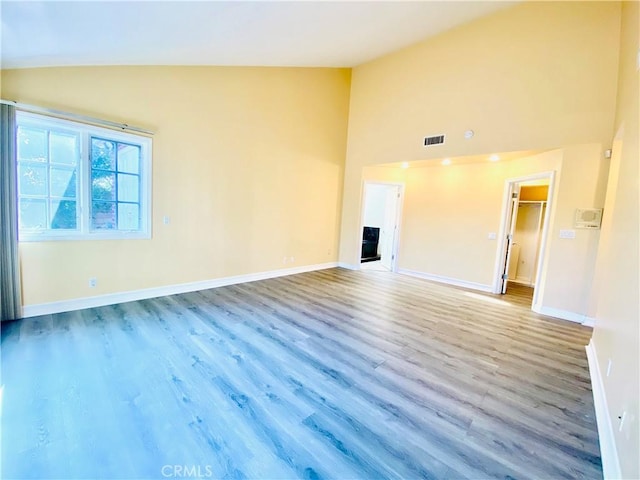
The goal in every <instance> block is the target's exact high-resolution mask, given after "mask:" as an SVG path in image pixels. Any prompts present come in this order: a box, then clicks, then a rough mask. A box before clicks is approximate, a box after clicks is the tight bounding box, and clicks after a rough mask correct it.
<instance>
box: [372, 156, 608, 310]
mask: <svg viewBox="0 0 640 480" xmlns="http://www.w3.org/2000/svg"><path fill="white" fill-rule="evenodd" d="M576 169H577V170H579V171H578V172H576ZM367 171H368V169H365V172H367ZM550 171H554V172H556V179H555V186H554V196H553V199H552V203H551V205H550V207H549V208H550V214H551V216H552V218H551V220H550V223H549V228H548V237H547V249H546V251H545V255H544V259H543V271H542V273H543V274H542V276H541V278H543V279H544V281H543V282H542V283H541V285H540V288H539V292H538V299H539V304H540V306H541V307H544V308H546V309H554V310H560V311H562V312H568V313H571V314H574V315H575V316H576V317H579V316H581V315H582V316H588V317H590V316H592V315H593V314H594V313H595V312H594V311H592V309H591V305H590V302H589V294H590V293H591V283H592V277H593V269H594V267H595V262H596V251H597V242H598V237H599V231H598V230H576V231H575V233H576V238H575V239H572V240H566V239H561V238H560V237H559V234H560V230H561V229H573V219H574V214H575V209H576V208H581V207H588V208H602V206H603V203H604V193H605V185H606V173H607V161H606V160H604V159H603V158H602V155H601V152H600V145H599V144H590V145H576V146H572V147H566V148H563V149H558V150H553V151H549V152H546V153H542V154H538V155H534V156H529V157H524V158H520V159H517V160H511V161H505V162H495V163H494V162H486V161H485V162H481V163H473V164H462V165H456V164H455V163H454V164H453V165H450V166H442V165H440V164H439V163H437V162H436V163H434V164H433V165H432V166H427V167H421V168H420V167H418V168H414V167H412V168H409V169H407V170H406V171H405V179H406V180H405V181H406V188H405V200H404V208H403V224H402V228H401V241H400V251H399V255H398V261H399V267H400V268H401V269H404V270H410V271H414V272H420V273H426V274H429V275H433V276H438V277H444V278H445V279H448V280H455V281H458V282H462V283H466V284H472V285H475V286H477V287H480V288H487V289H490V288H491V287H492V286H493V285H494V282H495V280H496V276H497V273H498V272H496V264H497V261H498V258H499V254H500V252H499V250H500V249H499V241H498V240H491V239H489V238H488V234H489V233H491V232H493V233H499V232H500V228H501V220H502V209H503V203H504V194H505V189H506V182H507V181H508V180H513V179H519V178H522V177H525V176H529V175H534V174H539V173H544V172H550ZM365 176H366V173H365Z"/></svg>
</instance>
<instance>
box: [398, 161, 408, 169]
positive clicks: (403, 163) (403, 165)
mask: <svg viewBox="0 0 640 480" xmlns="http://www.w3.org/2000/svg"><path fill="white" fill-rule="evenodd" d="M400 166H401V167H402V168H409V162H402V164H401V165H400Z"/></svg>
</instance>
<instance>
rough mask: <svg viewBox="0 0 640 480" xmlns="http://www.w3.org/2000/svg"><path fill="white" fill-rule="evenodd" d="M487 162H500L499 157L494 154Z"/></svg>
mask: <svg viewBox="0 0 640 480" xmlns="http://www.w3.org/2000/svg"><path fill="white" fill-rule="evenodd" d="M489 160H490V161H492V162H497V161H498V160H500V157H499V156H498V155H496V154H495V153H494V154H493V155H491V156H490V157H489Z"/></svg>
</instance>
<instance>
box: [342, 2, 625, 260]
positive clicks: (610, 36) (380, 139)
mask: <svg viewBox="0 0 640 480" xmlns="http://www.w3.org/2000/svg"><path fill="white" fill-rule="evenodd" d="M619 31H620V4H619V3H618V2H526V3H523V4H519V5H516V6H514V7H511V8H508V9H505V10H503V11H500V12H498V13H496V14H493V15H490V16H487V17H484V18H481V19H479V20H476V21H474V22H471V23H469V24H466V25H463V26H460V27H458V28H456V29H453V30H450V31H448V32H445V33H443V34H441V35H439V36H438V37H435V38H432V39H429V40H426V41H424V42H422V43H418V44H416V45H414V46H411V47H409V48H406V49H404V50H401V51H399V52H396V53H393V54H390V55H387V56H385V57H382V58H380V59H377V60H374V61H372V62H370V63H367V64H364V65H361V66H359V67H356V68H354V70H353V75H352V90H351V105H350V113H349V135H348V143H347V165H346V169H345V188H344V209H343V214H342V228H341V240H340V261H341V262H343V263H345V264H355V263H357V250H356V249H355V248H354V245H356V244H357V243H358V238H359V237H358V235H359V232H358V227H359V215H360V209H361V204H360V201H361V182H362V169H363V167H364V166H367V165H374V164H381V163H392V162H403V161H414V160H422V159H427V158H438V157H439V158H442V157H456V156H461V155H471V154H484V153H492V152H507V151H517V150H547V149H552V148H561V147H564V146H566V145H578V144H587V143H599V144H602V145H603V150H604V148H605V147H606V148H609V146H610V142H611V137H612V133H613V129H612V127H613V120H614V114H615V98H616V78H617V73H616V72H617V62H618V38H619ZM467 129H473V130H474V131H475V136H474V137H473V138H472V139H471V140H465V139H464V136H463V133H464V131H465V130H467ZM441 133H446V134H447V139H446V143H445V144H444V145H442V146H438V147H432V148H430V149H425V148H424V147H423V146H422V138H423V137H424V136H425V135H432V134H441Z"/></svg>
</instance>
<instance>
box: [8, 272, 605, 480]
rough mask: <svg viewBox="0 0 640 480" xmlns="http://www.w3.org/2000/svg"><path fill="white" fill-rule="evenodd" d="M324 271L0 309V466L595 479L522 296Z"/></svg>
mask: <svg viewBox="0 0 640 480" xmlns="http://www.w3.org/2000/svg"><path fill="white" fill-rule="evenodd" d="M528 302H529V303H527V300H526V295H524V294H523V293H522V292H521V291H520V290H518V289H514V294H513V295H506V296H494V295H485V294H480V293H477V292H470V291H466V290H464V289H458V288H453V287H448V286H444V285H439V284H434V283H430V282H427V281H424V280H420V279H415V278H411V277H406V276H402V275H394V274H392V273H388V272H376V271H370V272H367V271H360V272H355V271H348V270H343V269H331V270H324V271H319V272H312V273H306V274H301V275H295V276H290V277H282V278H277V279H271V280H265V281H260V282H254V283H247V284H242V285H236V286H229V287H224V288H219V289H214V290H206V291H202V292H197V293H190V294H183V295H175V296H170V297H162V298H157V299H152V300H144V301H139V302H130V303H125V304H121V305H114V306H109V307H102V308H95V309H88V310H82V311H77V312H70V313H64V314H58V315H49V316H43V317H38V318H32V319H27V320H23V321H19V322H11V323H6V324H3V325H2V384H3V385H4V393H3V406H2V408H3V410H2V478H5V479H14V478H15V479H17V478H56V479H76V478H78V479H80V478H82V479H84V478H105V479H112V478H122V479H143V478H185V477H190V478H194V477H198V478H238V479H242V478H249V479H290V478H308V479H319V478H337V479H382V478H406V479H418V478H437V479H454V478H455V479H457V478H470V479H478V478H498V477H499V478H522V479H525V478H532V479H533V478H539V479H549V478H602V469H601V462H600V451H599V446H598V437H597V431H596V423H595V418H594V408H593V401H592V394H591V385H590V380H589V373H588V368H587V360H586V355H585V350H584V346H585V345H586V344H587V343H588V340H589V337H590V334H591V330H590V329H589V328H586V327H583V326H581V325H577V324H573V323H570V322H566V321H562V320H555V319H550V318H546V317H542V316H539V315H537V314H535V313H533V312H531V311H530V310H529V304H530V297H529V300H528Z"/></svg>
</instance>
